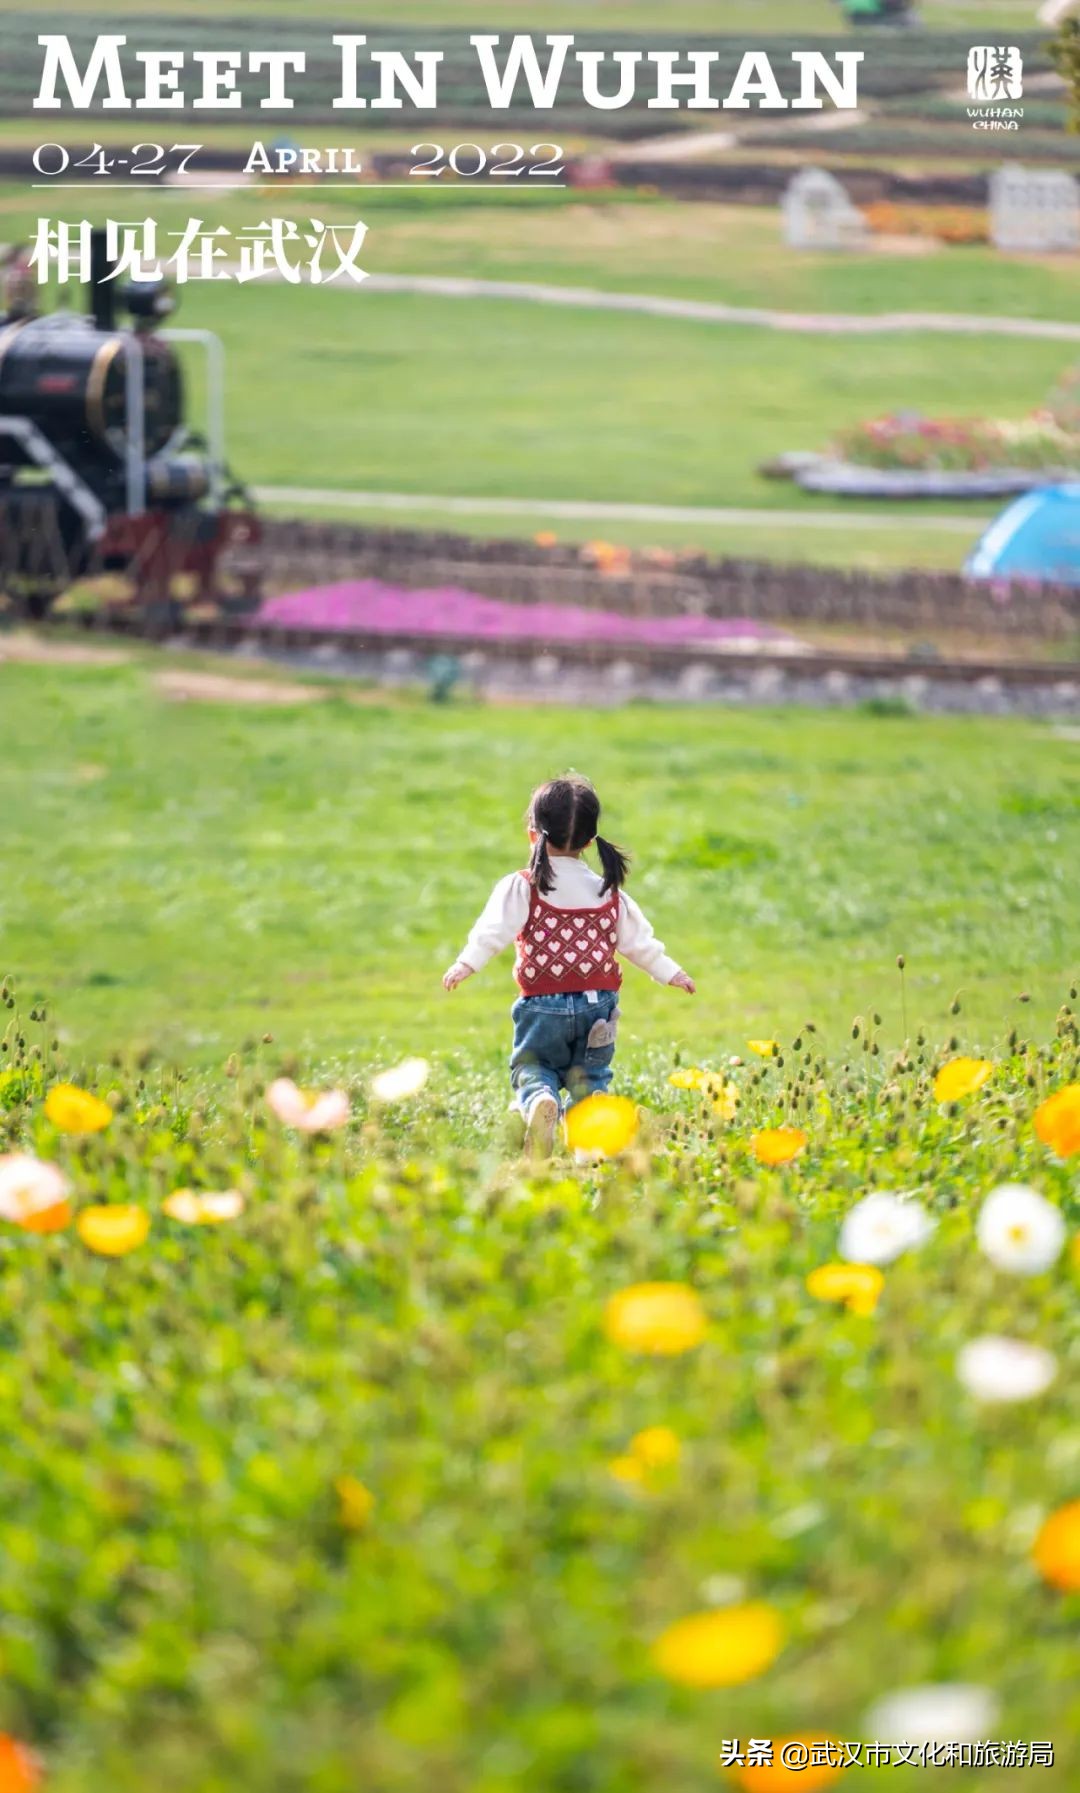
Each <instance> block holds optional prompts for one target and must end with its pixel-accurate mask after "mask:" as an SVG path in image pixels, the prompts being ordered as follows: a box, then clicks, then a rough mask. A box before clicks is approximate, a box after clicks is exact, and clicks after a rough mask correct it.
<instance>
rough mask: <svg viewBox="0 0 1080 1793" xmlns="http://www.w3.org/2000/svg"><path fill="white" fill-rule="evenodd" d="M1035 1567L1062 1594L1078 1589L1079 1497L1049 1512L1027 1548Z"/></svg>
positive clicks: (1079, 1583) (1079, 1580) (1079, 1544)
mask: <svg viewBox="0 0 1080 1793" xmlns="http://www.w3.org/2000/svg"><path fill="white" fill-rule="evenodd" d="M1031 1554H1032V1557H1033V1558H1034V1561H1035V1567H1036V1569H1038V1571H1039V1574H1040V1575H1041V1576H1042V1578H1043V1580H1044V1581H1048V1582H1049V1583H1050V1585H1051V1587H1055V1588H1061V1589H1062V1590H1063V1592H1065V1593H1069V1594H1072V1593H1075V1592H1076V1591H1077V1590H1078V1589H1080V1500H1071V1501H1069V1503H1068V1505H1067V1506H1064V1507H1059V1508H1058V1509H1057V1512H1056V1513H1051V1515H1050V1517H1049V1519H1047V1520H1046V1522H1045V1523H1044V1525H1043V1526H1042V1528H1041V1530H1040V1532H1039V1535H1038V1537H1037V1538H1036V1539H1035V1542H1034V1544H1033V1545H1032V1549H1031Z"/></svg>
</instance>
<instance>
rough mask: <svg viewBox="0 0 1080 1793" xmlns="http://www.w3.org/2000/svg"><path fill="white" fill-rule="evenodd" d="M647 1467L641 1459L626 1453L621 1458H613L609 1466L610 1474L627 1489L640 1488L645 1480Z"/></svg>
mask: <svg viewBox="0 0 1080 1793" xmlns="http://www.w3.org/2000/svg"><path fill="white" fill-rule="evenodd" d="M645 1473H646V1471H645V1465H644V1463H642V1461H641V1459H640V1458H639V1457H635V1456H633V1455H632V1454H631V1452H629V1451H624V1452H623V1454H622V1456H621V1457H612V1459H611V1461H610V1463H609V1464H608V1474H609V1475H613V1476H614V1477H615V1480H616V1481H617V1482H622V1483H623V1484H624V1486H625V1487H627V1488H635V1489H636V1488H640V1487H641V1485H642V1483H643V1482H644V1480H645Z"/></svg>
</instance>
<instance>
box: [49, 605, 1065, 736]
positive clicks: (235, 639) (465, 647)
mask: <svg viewBox="0 0 1080 1793" xmlns="http://www.w3.org/2000/svg"><path fill="white" fill-rule="evenodd" d="M73 622H74V624H75V626H77V627H81V628H82V629H83V630H85V631H86V632H92V633H94V634H95V635H98V636H101V635H110V636H114V637H115V636H121V637H126V638H128V639H137V640H144V641H155V640H157V641H158V644H159V645H162V646H168V647H172V648H180V649H187V650H192V649H197V650H199V651H204V652H212V653H220V654H223V655H230V656H232V657H241V658H248V659H259V660H263V661H272V662H278V663H281V664H284V665H287V666H289V667H290V668H291V669H293V670H308V671H318V672H319V673H321V674H324V675H326V674H331V675H333V674H338V675H340V676H343V677H350V676H351V677H363V678H371V679H375V680H376V681H378V682H382V683H386V684H416V683H431V682H432V681H433V680H435V679H439V678H442V679H447V678H449V679H450V682H453V680H454V678H460V679H462V680H463V681H465V682H467V683H468V684H469V685H471V686H474V687H475V688H477V689H478V690H481V691H483V690H491V691H499V690H508V691H511V692H513V693H515V694H521V695H524V694H528V695H531V696H535V697H537V698H540V699H544V698H547V699H549V700H557V699H560V698H561V699H565V701H567V702H579V701H582V700H585V701H593V702H600V703H603V702H608V703H614V702H619V701H626V700H627V699H628V698H631V697H634V696H649V697H655V698H674V699H682V700H683V701H691V700H696V701H705V702H707V701H709V700H711V699H713V700H718V701H729V702H776V703H783V702H785V701H793V702H811V703H814V702H818V703H826V704H842V703H858V702H861V701H866V700H868V699H873V698H879V699H882V700H889V699H893V700H896V701H897V702H905V703H907V704H909V705H910V706H911V707H913V708H927V709H943V710H970V711H982V712H1006V713H1008V712H1016V713H1021V714H1040V715H1042V714H1052V715H1063V716H1069V717H1072V716H1077V715H1080V662H1075V661H1073V662H1070V661H1054V660H1018V659H991V658H987V657H980V658H978V659H956V658H953V659H946V658H938V657H935V656H929V655H927V656H926V657H915V656H905V655H901V654H888V653H881V652H875V653H849V652H848V653H841V652H837V651H829V650H824V651H822V650H814V649H811V650H807V651H794V650H792V649H790V648H781V649H779V650H770V649H769V648H768V647H767V646H766V647H761V648H754V649H753V650H749V651H746V650H738V651H733V650H732V649H730V648H717V647H716V646H715V645H713V644H710V643H699V644H662V645H657V644H653V643H646V642H637V641H626V642H620V643H617V644H613V643H611V642H607V641H590V640H585V641H579V642H547V641H544V640H541V639H537V638H534V639H531V640H530V639H520V638H514V639H507V638H490V639H482V640H477V639H472V638H467V637H464V636H462V635H460V634H453V633H446V634H428V633H424V634H418V633H408V632H401V633H394V634H387V633H386V632H384V631H381V630H380V631H376V630H364V629H350V630H340V631H339V630H328V629H308V628H304V629H301V628H293V627H280V626H277V625H274V626H268V625H265V624H259V623H257V622H255V621H254V620H253V619H251V618H249V617H244V616H233V617H227V618H216V619H212V620H200V621H190V622H186V623H185V624H184V626H183V628H182V630H180V632H178V633H176V634H173V635H170V636H168V637H167V638H166V639H165V640H164V641H161V640H160V638H158V637H155V636H154V635H153V634H151V632H150V631H149V630H148V629H147V628H146V626H145V624H144V623H143V621H142V619H140V618H139V617H136V616H129V615H125V614H123V613H112V614H108V613H106V614H104V615H102V614H100V613H99V614H96V615H87V616H83V617H80V618H77V619H71V618H66V619H64V621H63V626H64V628H67V629H70V628H71V627H72V624H73ZM51 626H52V625H50V627H51Z"/></svg>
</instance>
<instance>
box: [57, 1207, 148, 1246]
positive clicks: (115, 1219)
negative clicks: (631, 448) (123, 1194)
mask: <svg viewBox="0 0 1080 1793" xmlns="http://www.w3.org/2000/svg"><path fill="white" fill-rule="evenodd" d="M75 1226H76V1230H77V1231H78V1234H79V1238H80V1239H81V1240H82V1242H83V1244H84V1245H88V1246H89V1247H90V1250H91V1251H96V1252H98V1253H100V1255H101V1256H102V1257H103V1258H122V1257H124V1256H126V1254H127V1253H128V1252H129V1251H134V1250H135V1248H136V1246H138V1245H141V1244H142V1243H143V1240H144V1239H145V1238H146V1235H147V1233H148V1232H149V1231H150V1216H149V1214H147V1212H146V1210H145V1208H137V1207H135V1205H134V1204H133V1203H130V1202H118V1203H116V1204H115V1205H112V1206H109V1207H101V1208H84V1209H83V1210H82V1213H81V1214H80V1215H79V1217H78V1219H77V1220H76V1222H75Z"/></svg>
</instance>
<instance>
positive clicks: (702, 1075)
mask: <svg viewBox="0 0 1080 1793" xmlns="http://www.w3.org/2000/svg"><path fill="white" fill-rule="evenodd" d="M708 1075H709V1073H708V1071H702V1070H701V1069H700V1067H699V1066H697V1065H680V1066H679V1068H678V1069H677V1070H674V1071H672V1073H671V1076H670V1077H669V1078H668V1082H669V1083H670V1085H671V1087H672V1089H700V1088H701V1086H702V1084H703V1083H704V1081H705V1079H706V1077H707V1076H708Z"/></svg>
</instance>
